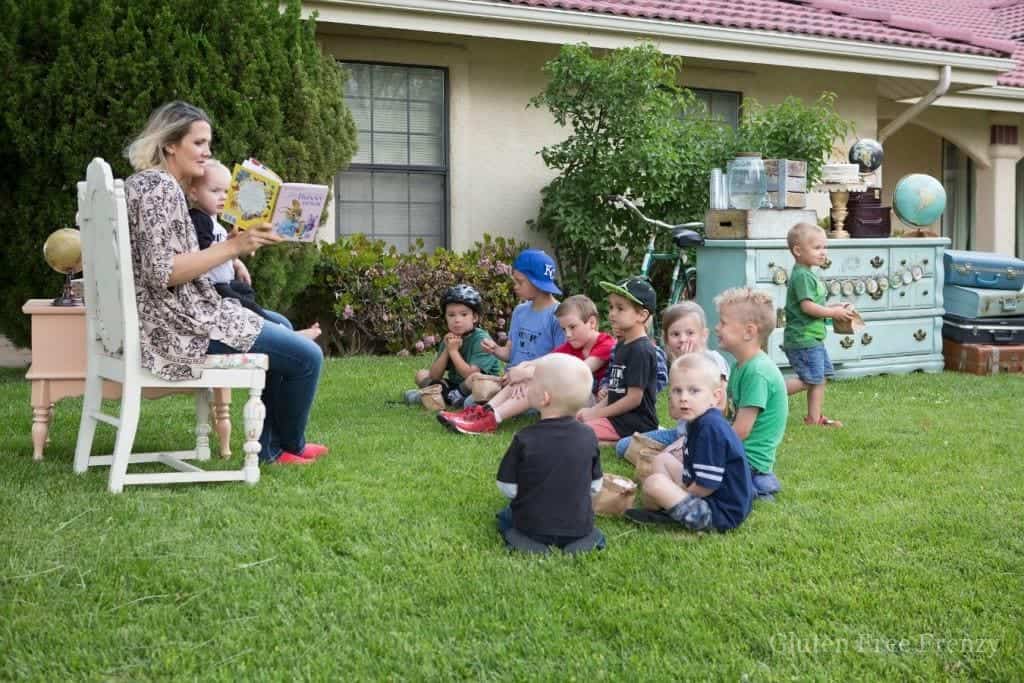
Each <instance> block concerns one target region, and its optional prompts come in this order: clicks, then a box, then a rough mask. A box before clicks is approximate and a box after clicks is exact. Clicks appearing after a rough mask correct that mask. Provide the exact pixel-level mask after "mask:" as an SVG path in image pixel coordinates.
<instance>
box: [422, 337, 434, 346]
mask: <svg viewBox="0 0 1024 683" xmlns="http://www.w3.org/2000/svg"><path fill="white" fill-rule="evenodd" d="M436 343H437V337H435V336H434V335H432V334H428V335H427V336H426V337H424V338H423V345H424V346H433V345H434V344H436Z"/></svg>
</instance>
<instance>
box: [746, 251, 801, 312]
mask: <svg viewBox="0 0 1024 683" xmlns="http://www.w3.org/2000/svg"><path fill="white" fill-rule="evenodd" d="M756 263H757V265H756V266H755V268H756V271H755V277H756V278H757V281H758V282H774V283H775V284H778V285H783V286H785V284H786V283H787V282H788V281H789V274H790V273H791V272H792V271H793V265H794V264H795V263H796V262H795V261H794V260H793V254H791V253H789V250H788V249H763V250H759V251H758V252H757V255H756ZM780 271H781V272H782V273H784V274H785V276H786V277H785V279H782V278H780V277H778V273H779V272H780ZM783 303H785V300H783Z"/></svg>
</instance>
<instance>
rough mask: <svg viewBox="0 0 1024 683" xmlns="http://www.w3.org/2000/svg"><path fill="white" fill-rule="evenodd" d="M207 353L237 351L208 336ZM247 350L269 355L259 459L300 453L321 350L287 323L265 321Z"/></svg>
mask: <svg viewBox="0 0 1024 683" xmlns="http://www.w3.org/2000/svg"><path fill="white" fill-rule="evenodd" d="M268 312H269V311H268ZM282 317H284V316H282ZM207 353H224V354H229V353H240V351H238V350H237V349H233V348H231V347H230V346H228V345H227V344H225V343H224V342H222V341H219V340H216V339H211V340H210V346H209V348H208V349H207ZM248 353H265V354H267V355H268V356H269V357H270V370H268V371H267V384H266V386H265V387H264V388H263V404H264V405H265V406H266V408H267V417H266V419H265V420H264V421H263V432H262V433H261V434H260V460H261V461H263V462H273V461H275V460H277V458H278V456H280V455H281V453H282V451H288V452H289V453H300V452H301V451H302V449H303V448H305V447H306V423H307V422H308V421H309V410H310V407H312V405H313V397H314V396H315V395H316V387H317V384H318V383H319V381H320V367H321V366H322V365H323V362H324V354H323V351H321V350H320V347H319V346H317V344H316V342H314V341H313V340H312V339H309V338H307V337H303V336H302V335H301V334H297V333H296V332H294V331H293V330H292V329H291V327H290V326H289V327H285V326H284V325H266V324H265V325H263V330H262V331H261V332H260V334H259V336H258V337H256V341H255V342H253V345H252V348H251V349H249V351H248Z"/></svg>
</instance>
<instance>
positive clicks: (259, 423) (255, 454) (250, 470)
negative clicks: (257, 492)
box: [242, 387, 267, 484]
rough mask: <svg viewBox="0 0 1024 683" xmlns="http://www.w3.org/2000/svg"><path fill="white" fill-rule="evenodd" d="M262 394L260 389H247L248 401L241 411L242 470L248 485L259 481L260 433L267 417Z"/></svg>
mask: <svg viewBox="0 0 1024 683" xmlns="http://www.w3.org/2000/svg"><path fill="white" fill-rule="evenodd" d="M262 393H263V388H262V387H258V388H257V387H252V388H251V389H249V400H248V401H246V402H245V408H244V409H243V411H242V414H243V415H244V417H245V446H244V447H243V450H245V465H244V467H243V468H242V469H243V471H244V472H245V481H246V482H247V483H249V484H255V483H256V482H258V481H259V480H260V464H259V454H260V433H261V432H262V431H263V421H264V420H265V419H266V417H267V408H266V406H264V405H263V401H262V399H261V398H260V396H261V394H262Z"/></svg>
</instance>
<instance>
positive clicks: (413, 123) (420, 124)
mask: <svg viewBox="0 0 1024 683" xmlns="http://www.w3.org/2000/svg"><path fill="white" fill-rule="evenodd" d="M409 130H410V131H412V132H413V133H430V134H431V135H440V134H441V131H442V127H441V105H440V103H432V102H410V103H409Z"/></svg>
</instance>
